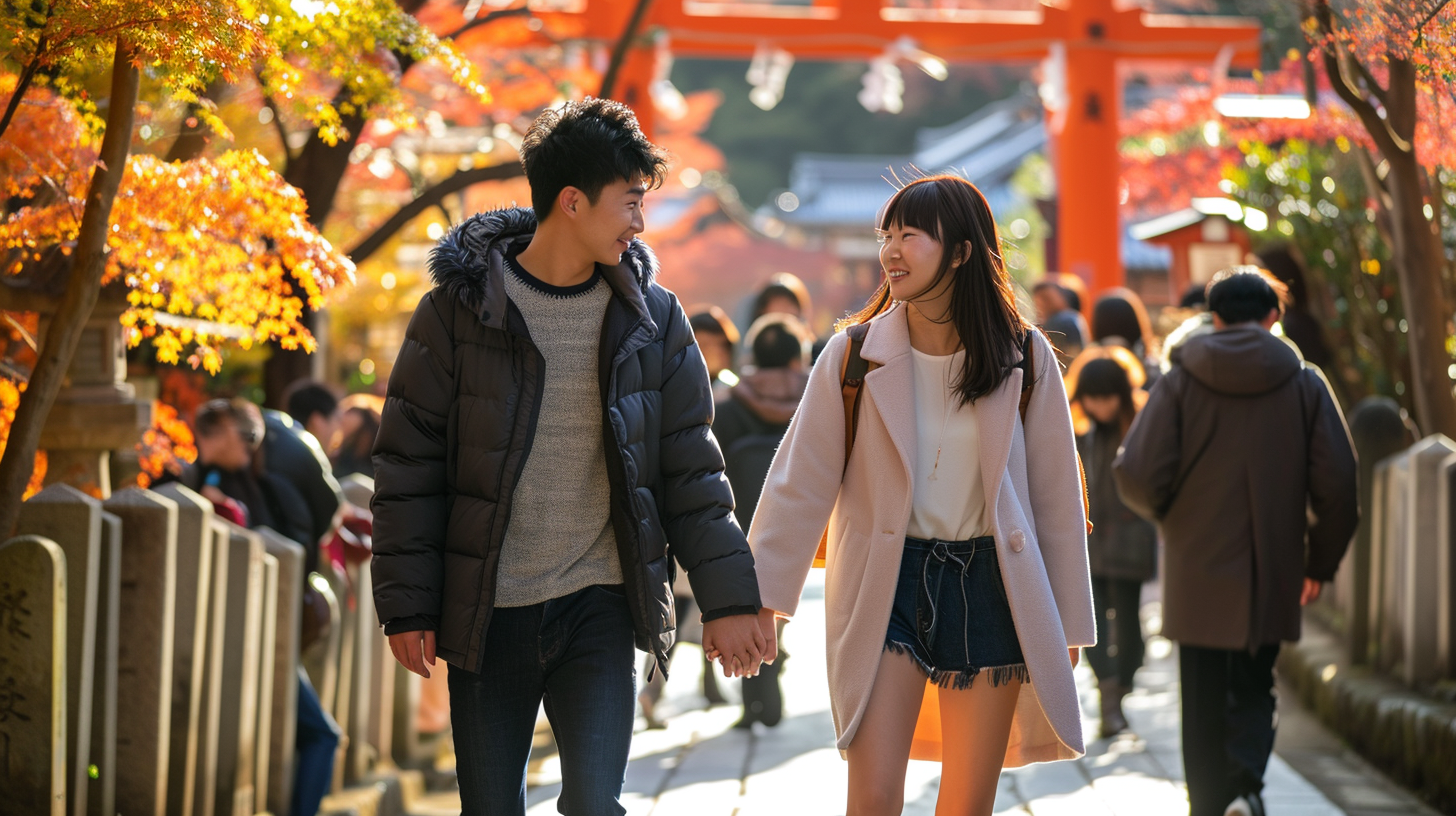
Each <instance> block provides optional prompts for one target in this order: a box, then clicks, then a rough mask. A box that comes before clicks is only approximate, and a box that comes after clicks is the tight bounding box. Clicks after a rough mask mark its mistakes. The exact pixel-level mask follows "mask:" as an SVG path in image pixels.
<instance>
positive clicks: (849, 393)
mask: <svg viewBox="0 0 1456 816" xmlns="http://www.w3.org/2000/svg"><path fill="white" fill-rule="evenodd" d="M869 331H870V324H869V323H856V324H855V325H853V326H850V327H849V328H848V329H845V334H847V335H849V351H848V353H846V354H845V355H844V365H843V367H842V368H840V371H839V390H840V394H841V396H842V398H843V400H844V466H845V467H846V468H848V467H849V455H850V453H852V452H853V451H854V437H855V433H856V432H857V431H858V425H859V402H860V388H861V386H863V385H864V378H865V375H866V374H868V373H869V372H870V371H872V370H874V369H875V368H878V367H879V364H878V363H871V362H869V361H868V360H866V359H865V358H864V357H862V356H860V350H861V348H862V347H863V346H864V340H865V336H866V335H868V334H869ZM1034 347H1035V344H1034V343H1033V342H1032V336H1031V331H1027V332H1026V334H1025V335H1024V336H1023V338H1022V341H1021V362H1019V363H1017V364H1016V367H1017V368H1018V369H1020V370H1021V400H1020V401H1019V402H1018V404H1017V406H1016V408H1017V411H1018V412H1020V414H1021V423H1022V431H1023V433H1024V432H1025V428H1026V408H1027V406H1028V405H1030V404H1031V394H1032V389H1033V388H1035V387H1036V378H1035V377H1034V376H1033V372H1034V371H1035V364H1034V363H1033V361H1032V349H1033V348H1034ZM1077 476H1078V477H1079V478H1080V479H1081V485H1082V515H1083V517H1084V518H1086V519H1087V532H1088V533H1091V532H1092V514H1091V508H1090V506H1089V504H1090V503H1089V501H1088V498H1087V474H1086V472H1085V471H1084V470H1083V468H1082V456H1081V454H1078V455H1077ZM760 487H762V485H761V483H760ZM828 548H829V527H828V526H827V525H826V526H825V527H824V533H823V534H822V535H821V536H820V537H819V551H818V552H816V553H815V554H814V566H816V567H822V566H824V559H825V556H826V554H827V553H828Z"/></svg>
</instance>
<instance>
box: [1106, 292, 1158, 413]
mask: <svg viewBox="0 0 1456 816" xmlns="http://www.w3.org/2000/svg"><path fill="white" fill-rule="evenodd" d="M1092 342H1093V343H1094V344H1096V345H1103V346H1105V345H1108V344H1116V345H1121V346H1123V347H1124V348H1127V349H1128V350H1130V351H1131V352H1132V353H1133V354H1134V355H1136V356H1137V359H1138V362H1139V363H1141V364H1142V368H1143V371H1144V372H1145V373H1146V377H1147V387H1148V388H1152V387H1153V383H1155V382H1157V381H1158V377H1159V376H1161V374H1162V371H1161V370H1160V369H1159V368H1158V337H1157V335H1155V334H1153V321H1152V320H1150V319H1149V318H1148V310H1147V307H1145V306H1143V299H1142V298H1140V297H1138V294H1137V292H1134V291H1132V290H1131V289H1126V288H1121V287H1119V288H1116V289H1109V290H1108V291H1106V292H1103V293H1102V294H1101V295H1100V296H1099V297H1098V298H1097V302H1096V303H1094V304H1093V305H1092Z"/></svg>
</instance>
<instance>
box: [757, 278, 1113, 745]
mask: <svg viewBox="0 0 1456 816" xmlns="http://www.w3.org/2000/svg"><path fill="white" fill-rule="evenodd" d="M1034 342H1036V344H1037V346H1036V351H1035V353H1034V354H1033V355H1032V357H1033V361H1034V362H1035V363H1036V368H1037V381H1036V387H1035V388H1034V389H1033V392H1032V398H1031V401H1030V404H1029V405H1028V406H1027V413H1026V430H1025V432H1023V427H1022V421H1021V417H1020V413H1019V411H1018V403H1019V402H1020V395H1021V379H1022V374H1021V371H1020V370H1019V369H1018V370H1015V371H1013V372H1012V373H1011V374H1010V375H1009V376H1008V377H1007V378H1006V380H1005V381H1004V382H1003V383H1002V384H1001V386H1000V387H999V388H997V389H996V390H995V391H994V392H993V393H991V394H990V395H989V396H986V397H983V398H981V399H980V400H977V402H976V403H975V408H976V418H977V421H978V422H979V423H980V437H981V474H982V478H983V481H984V483H985V486H986V508H987V511H988V516H989V519H990V524H991V527H992V529H993V530H994V532H993V535H994V536H995V538H996V552H997V555H998V558H999V561H1000V564H1001V574H1002V580H1003V581H1004V582H1005V586H1006V595H1007V597H1008V598H1009V599H1010V602H1011V613H1012V617H1013V618H1014V619H1015V621H1016V633H1017V636H1018V637H1019V638H1020V640H1021V647H1022V652H1023V654H1024V655H1025V657H1026V666H1027V669H1028V672H1029V674H1030V676H1031V682H1030V683H1029V684H1026V685H1023V686H1022V689H1021V695H1020V699H1019V701H1018V703H1017V707H1016V715H1015V719H1014V721H1013V723H1012V727H1011V739H1010V742H1009V744H1008V746H1007V750H1006V759H1005V762H1004V764H1005V767H1008V768H1011V767H1017V766H1020V765H1026V764H1028V763H1032V762H1046V761H1050V760H1058V759H1071V758H1075V757H1077V756H1080V755H1081V754H1082V753H1083V750H1084V749H1083V738H1082V720H1081V712H1080V709H1079V707H1078V703H1077V689H1076V686H1075V684H1074V683H1073V680H1072V666H1071V662H1070V660H1069V658H1068V655H1067V649H1068V648H1069V647H1076V646H1087V645H1091V644H1092V643H1093V642H1095V640H1096V634H1095V627H1094V624H1093V612H1092V590H1091V582H1090V579H1089V577H1088V572H1087V534H1086V518H1085V515H1084V511H1083V508H1082V493H1081V485H1080V480H1079V477H1078V471H1077V459H1076V453H1075V447H1074V445H1073V435H1072V422H1071V416H1070V412H1069V411H1068V407H1067V396H1066V392H1065V390H1064V389H1063V387H1062V379H1061V377H1060V375H1059V372H1058V371H1057V368H1056V365H1057V363H1056V355H1055V353H1054V352H1053V351H1052V348H1051V344H1050V343H1048V342H1047V341H1046V339H1045V338H1044V337H1043V336H1042V335H1041V334H1040V332H1038V333H1036V335H1035V341H1034ZM847 348H848V342H847V336H846V335H845V334H844V333H843V332H840V333H838V334H836V335H835V336H834V337H833V339H831V340H830V342H829V345H828V347H827V348H826V349H825V350H824V353H823V354H822V355H821V357H820V359H819V361H818V363H817V364H816V365H815V366H814V370H813V373H812V374H811V375H810V378H809V387H808V390H807V391H806V392H805V394H804V400H803V403H802V404H801V405H800V406H799V411H798V413H797V414H796V415H795V416H794V419H793V422H792V424H790V426H789V430H788V433H787V435H785V437H784V440H783V444H782V445H781V446H780V448H779V451H778V454H777V455H776V456H775V457H774V461H773V466H772V467H771V468H770V469H769V472H768V477H767V480H766V481H765V482H764V486H763V497H762V499H761V500H760V502H759V505H758V509H757V511H756V512H755V514H754V519H753V528H752V530H751V531H750V533H749V544H750V545H751V547H752V549H753V556H754V560H755V562H756V565H757V570H758V581H759V592H760V595H761V597H762V600H763V605H764V606H765V607H767V608H771V609H775V610H777V611H779V612H782V613H785V614H788V615H792V614H793V613H794V611H795V609H796V608H797V607H798V605H799V595H800V593H801V592H802V591H803V588H804V580H805V578H806V577H807V575H808V572H809V569H810V564H811V563H812V561H813V559H814V553H815V551H816V549H817V547H818V544H819V538H820V534H821V533H822V532H823V531H824V526H825V524H826V522H827V523H828V525H829V544H828V549H827V560H826V574H825V607H826V608H825V613H826V616H827V621H828V623H827V629H828V638H827V648H828V665H829V696H830V703H831V707H832V709H833V714H834V725H835V730H836V731H837V733H838V736H839V739H838V746H839V749H840V750H841V751H843V750H845V749H847V748H848V747H849V744H850V742H851V741H852V740H853V739H854V735H855V731H856V730H857V729H858V728H859V724H860V721H861V720H862V719H863V717H864V712H865V707H866V706H867V704H868V703H869V699H870V689H871V688H872V687H873V686H874V682H875V672H876V670H877V669H878V667H879V664H880V655H881V652H882V651H883V649H884V644H885V633H886V631H887V629H888V627H889V620H890V607H891V602H892V600H893V598H894V594H895V583H896V579H897V577H898V575H899V567H900V557H901V554H902V553H903V552H904V548H905V529H906V526H907V525H908V524H909V519H910V507H911V493H910V483H911V480H912V478H913V477H912V474H913V473H914V472H915V462H914V457H915V454H916V445H915V406H914V404H913V402H912V400H913V395H914V393H915V389H914V386H913V383H912V380H911V377H912V368H913V360H912V357H911V353H910V333H909V327H908V324H907V323H906V318H905V307H904V306H903V305H897V306H895V307H893V308H892V309H890V310H888V311H886V312H884V313H882V314H880V315H879V316H877V317H876V318H875V319H874V320H873V321H872V323H871V326H870V330H869V335H868V336H867V337H866V339H865V342H864V346H863V347H862V350H861V354H862V355H863V357H864V358H865V359H866V360H868V361H871V362H874V363H878V364H879V366H880V367H879V368H876V369H874V370H873V371H871V372H869V374H868V375H866V377H865V384H864V389H863V392H862V403H861V407H860V422H859V429H858V435H857V437H856V439H855V444H854V452H853V454H852V455H851V456H850V461H849V467H848V468H845V466H844V465H845V463H844V407H843V402H842V400H841V397H840V384H839V374H840V371H841V370H842V367H843V366H842V364H843V361H844V355H845V354H846V353H847ZM972 738H974V736H973V735H972Z"/></svg>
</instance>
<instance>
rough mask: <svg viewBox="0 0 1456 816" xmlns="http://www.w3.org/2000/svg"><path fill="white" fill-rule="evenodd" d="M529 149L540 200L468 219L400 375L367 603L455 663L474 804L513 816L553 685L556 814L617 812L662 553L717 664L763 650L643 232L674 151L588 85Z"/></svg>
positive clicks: (430, 659) (708, 441) (749, 568)
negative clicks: (588, 95)
mask: <svg viewBox="0 0 1456 816" xmlns="http://www.w3.org/2000/svg"><path fill="white" fill-rule="evenodd" d="M521 155H522V161H523V163H524V164H525V169H526V179H527V181H528V182H529V183H530V186H531V200H532V204H533V206H534V212H533V211H532V210H525V209H504V210H495V211H491V212H487V213H482V214H479V215H476V216H474V217H472V218H470V219H468V220H467V221H465V222H464V223H463V224H461V225H460V226H458V227H456V228H455V229H454V230H452V231H451V233H450V234H449V235H448V236H446V237H445V238H444V239H443V240H442V241H441V242H440V244H439V246H438V247H436V249H435V250H434V253H433V254H432V255H431V258H430V271H431V274H432V275H433V277H434V280H435V289H434V290H433V291H432V292H431V293H429V294H427V295H426V296H425V297H424V298H423V299H422V300H421V301H420V304H419V306H418V307H417V308H416V310H415V314H414V318H413V319H412V320H411V321H410V325H409V328H408V330H407V332H406V335H405V341H404V344H403V345H402V346H401V348H400V352H399V358H398V360H397V362H396V364H395V368H394V371H393V373H392V374H391V375H390V381H389V390H388V394H387V397H386V401H385V406H384V415H383V419H382V423H381V426H380V430H379V438H378V440H377V442H376V443H375V448H374V464H375V478H376V492H375V495H374V501H373V510H374V567H373V569H374V595H375V605H376V607H377V608H378V610H379V618H380V621H381V622H382V623H383V624H384V626H385V632H386V634H388V636H389V641H390V648H391V649H392V650H393V652H394V654H395V657H396V658H397V659H398V660H399V661H400V662H401V663H402V664H404V665H405V666H406V667H407V668H409V669H410V670H411V671H414V672H416V673H418V674H421V675H423V676H429V666H431V665H433V664H434V662H435V657H436V655H437V654H438V655H439V656H440V657H443V658H444V659H445V660H446V661H447V662H448V663H450V672H449V685H450V707H451V717H452V720H453V726H454V736H455V749H456V753H457V755H458V759H459V764H458V773H459V780H460V792H461V799H462V802H463V805H464V812H465V813H466V814H477V813H481V814H483V813H490V814H508V813H516V814H522V813H524V812H525V771H526V759H527V756H528V754H529V753H530V749H531V737H532V733H533V730H534V726H535V721H536V712H537V710H538V707H539V706H540V704H541V702H542V700H543V698H544V701H545V707H546V714H547V716H548V717H549V718H550V720H551V726H552V730H553V731H554V733H555V735H556V742H557V746H558V747H559V749H560V755H561V764H562V792H561V798H560V800H559V802H558V804H557V807H558V809H559V810H560V811H561V812H562V813H566V814H572V815H573V816H574V815H575V814H589V815H590V816H596V814H620V813H625V810H624V809H623V808H622V806H621V805H620V804H619V803H618V798H619V797H620V795H621V791H622V784H623V779H624V773H625V770H626V765H627V751H628V748H629V746H630V743H631V738H632V723H633V715H634V702H635V695H634V688H633V687H634V680H635V670H634V666H633V664H634V652H633V645H634V643H635V645H636V646H637V648H640V649H643V650H644V651H649V652H651V653H652V654H653V655H655V656H656V658H657V660H658V665H659V667H661V666H663V665H664V664H665V661H666V653H667V650H668V648H669V647H670V646H671V645H672V643H673V636H674V629H675V627H676V620H675V616H674V610H673V604H672V591H671V586H672V579H673V573H674V572H675V569H674V566H673V561H674V560H676V562H677V563H678V564H680V565H681V566H682V567H683V568H684V569H686V570H687V573H688V578H689V581H690V582H691V584H692V587H693V591H694V594H695V595H696V596H697V599H698V601H699V604H700V606H701V607H702V609H703V621H704V651H705V652H709V653H711V654H715V655H718V656H721V659H722V661H723V665H724V672H725V674H728V675H747V674H752V673H754V672H756V671H757V670H758V666H759V663H760V662H761V660H762V659H771V657H772V654H771V653H772V646H771V644H770V643H769V641H767V640H766V639H765V638H764V637H763V635H762V634H761V633H760V631H759V628H758V623H757V615H756V613H757V610H758V608H759V598H758V581H757V577H756V576H755V574H754V569H753V557H752V555H751V553H750V552H749V549H748V546H747V543H746V541H745V539H744V535H743V532H742V531H741V530H740V529H739V528H738V525H737V524H736V523H735V522H734V520H733V496H732V493H731V492H730V490H729V488H728V483H727V481H726V480H725V479H724V478H723V472H722V471H723V459H722V456H721V454H720V453H719V451H718V446H717V443H716V442H715V441H714V440H713V436H712V434H711V432H710V431H709V429H708V425H709V423H710V422H711V421H712V417H713V405H712V399H711V397H710V391H709V387H708V374H707V370H706V369H705V368H704V365H703V358H702V356H701V355H700V354H699V353H698V350H697V349H696V348H695V347H694V344H693V334H692V331H691V329H690V328H689V326H688V321H687V316H686V315H684V314H683V311H682V309H681V307H680V306H679V305H678V303H677V299H676V298H675V297H674V296H673V294H672V293H671V292H669V291H667V290H666V289H664V288H662V287H661V286H659V285H657V284H656V283H654V282H653V276H654V275H655V273H656V271H657V263H656V259H655V258H654V257H653V255H652V252H651V251H650V250H649V249H648V248H647V247H646V246H645V245H644V244H642V243H641V242H640V241H638V240H636V236H637V235H638V233H640V232H642V229H643V215H642V210H643V207H642V201H643V197H644V196H645V195H646V193H647V191H648V190H649V189H652V188H653V187H655V186H656V185H657V184H659V183H660V182H661V180H662V178H663V175H664V174H665V172H666V169H667V164H666V158H665V154H664V153H663V152H662V151H661V150H660V149H659V148H658V147H656V146H654V145H653V144H651V143H650V142H648V141H647V140H646V138H644V136H643V135H642V132H641V131H640V130H639V129H638V126H637V120H636V117H635V116H634V115H633V114H632V112H631V110H629V109H628V108H626V107H625V106H623V105H621V104H618V103H616V102H611V101H607V100H599V99H588V100H587V101H585V102H580V103H569V104H567V105H566V106H564V107H562V108H560V109H557V110H552V111H548V112H546V113H544V114H542V115H541V117H540V118H539V119H537V120H536V122H535V123H534V124H533V125H532V126H531V130H530V132H529V133H527V134H526V139H525V142H524V144H523V145H522V148H521ZM766 652H767V654H766Z"/></svg>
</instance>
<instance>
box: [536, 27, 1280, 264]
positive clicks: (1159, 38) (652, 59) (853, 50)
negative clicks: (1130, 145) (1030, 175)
mask: <svg viewBox="0 0 1456 816" xmlns="http://www.w3.org/2000/svg"><path fill="white" fill-rule="evenodd" d="M1043 2H1044V3H1045V2H1047V0H1043ZM542 5H546V4H544V3H543V4H542ZM576 5H577V7H578V8H579V10H577V11H546V10H545V9H542V10H541V11H540V12H538V16H539V17H541V18H543V21H545V22H547V23H559V24H560V27H561V28H562V29H563V30H565V31H571V33H572V35H575V36H580V37H583V38H586V39H596V40H601V41H605V42H612V41H615V40H616V39H618V38H619V37H621V35H622V33H623V32H624V31H626V29H627V26H628V24H629V22H630V20H631V17H632V15H633V12H634V10H635V8H636V6H637V3H635V2H631V1H630V0H584V5H583V0H578V2H577V3H576ZM552 27H553V28H555V27H556V26H555V25H553V26H552ZM638 31H639V32H642V33H644V34H649V33H654V32H657V33H665V34H666V35H667V37H668V38H669V43H670V48H671V52H672V54H673V55H674V56H680V57H700V58H718V59H724V58H728V59H734V58H737V59H747V58H748V57H750V56H752V55H753V53H754V52H755V51H756V50H757V49H758V48H760V47H762V46H765V45H769V46H773V47H776V48H781V49H783V50H785V51H788V52H790V53H791V54H793V55H794V56H795V57H797V58H806V59H823V60H860V59H863V60H869V59H873V58H874V57H877V56H880V55H882V54H884V53H885V52H886V50H887V49H889V48H890V47H891V46H893V44H894V43H895V42H896V41H897V40H899V39H900V38H902V37H908V38H910V39H911V40H913V41H914V44H915V46H916V47H918V48H920V49H923V50H924V51H927V52H930V53H931V54H934V55H935V56H937V57H940V58H941V59H944V60H946V61H949V62H964V61H1031V60H1041V59H1044V58H1046V57H1047V56H1048V55H1049V54H1051V53H1053V52H1057V53H1058V55H1059V57H1060V56H1061V55H1063V54H1064V55H1065V83H1064V87H1065V106H1064V108H1063V109H1062V110H1060V111H1048V131H1049V136H1050V138H1051V140H1052V154H1053V159H1054V162H1055V166H1056V179H1057V230H1056V242H1057V251H1058V255H1059V266H1060V270H1059V271H1064V272H1071V273H1073V274H1076V275H1078V276H1080V277H1081V278H1082V279H1083V280H1085V281H1087V283H1088V284H1089V286H1090V287H1091V289H1092V291H1093V292H1097V291H1101V290H1104V289H1108V288H1111V287H1114V286H1120V285H1122V282H1123V269H1122V263H1121V253H1120V237H1121V231H1120V229H1119V223H1118V200H1117V186H1118V185H1117V182H1118V154H1117V142H1118V118H1119V114H1120V109H1121V91H1120V87H1119V85H1118V81H1117V62H1118V60H1120V59H1137V60H1170V61H1184V62H1188V61H1193V62H1207V63H1209V64H1214V63H1216V62H1227V63H1229V64H1237V65H1240V66H1245V67H1257V64H1258V59H1259V36H1260V27H1259V24H1258V22H1257V21H1254V20H1250V19H1246V18H1230V17H1196V16H1179V15H1168V14H1153V13H1148V12H1144V11H1142V10H1141V9H1137V8H1131V9H1123V10H1119V9H1116V8H1115V7H1114V5H1113V0H1062V2H1061V3H1060V4H1059V5H1055V6H1054V5H1044V6H1043V8H1042V9H1041V10H1040V11H1030V12H996V11H968V10H949V9H931V10H922V9H910V8H900V7H894V6H888V5H886V4H885V3H884V2H882V0H837V2H836V1H835V0H812V4H811V5H808V6H779V5H772V4H768V3H753V2H702V0H655V2H651V1H650V0H649V5H648V7H647V12H646V15H645V17H644V19H643V20H642V21H641V25H640V27H639V28H638ZM657 58H658V57H657V51H656V49H654V48H653V47H652V45H651V43H650V42H647V41H645V40H644V39H643V38H641V37H639V45H637V46H636V47H634V48H632V49H631V51H630V52H629V54H628V55H627V58H626V60H625V61H624V63H623V66H622V72H621V76H620V79H619V81H618V83H617V86H616V87H617V91H616V93H614V94H613V96H614V97H616V98H617V99H619V100H620V101H622V102H624V103H626V104H628V105H631V106H632V107H633V109H635V110H636V111H637V115H638V119H639V120H640V121H641V123H642V126H643V128H644V129H645V130H646V131H647V132H648V133H649V134H650V133H651V132H652V126H653V122H654V119H655V114H654V112H653V106H652V102H651V97H650V96H649V94H648V87H649V85H650V83H651V82H652V80H653V79H654V77H655V76H656V69H657V65H656V60H657Z"/></svg>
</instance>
